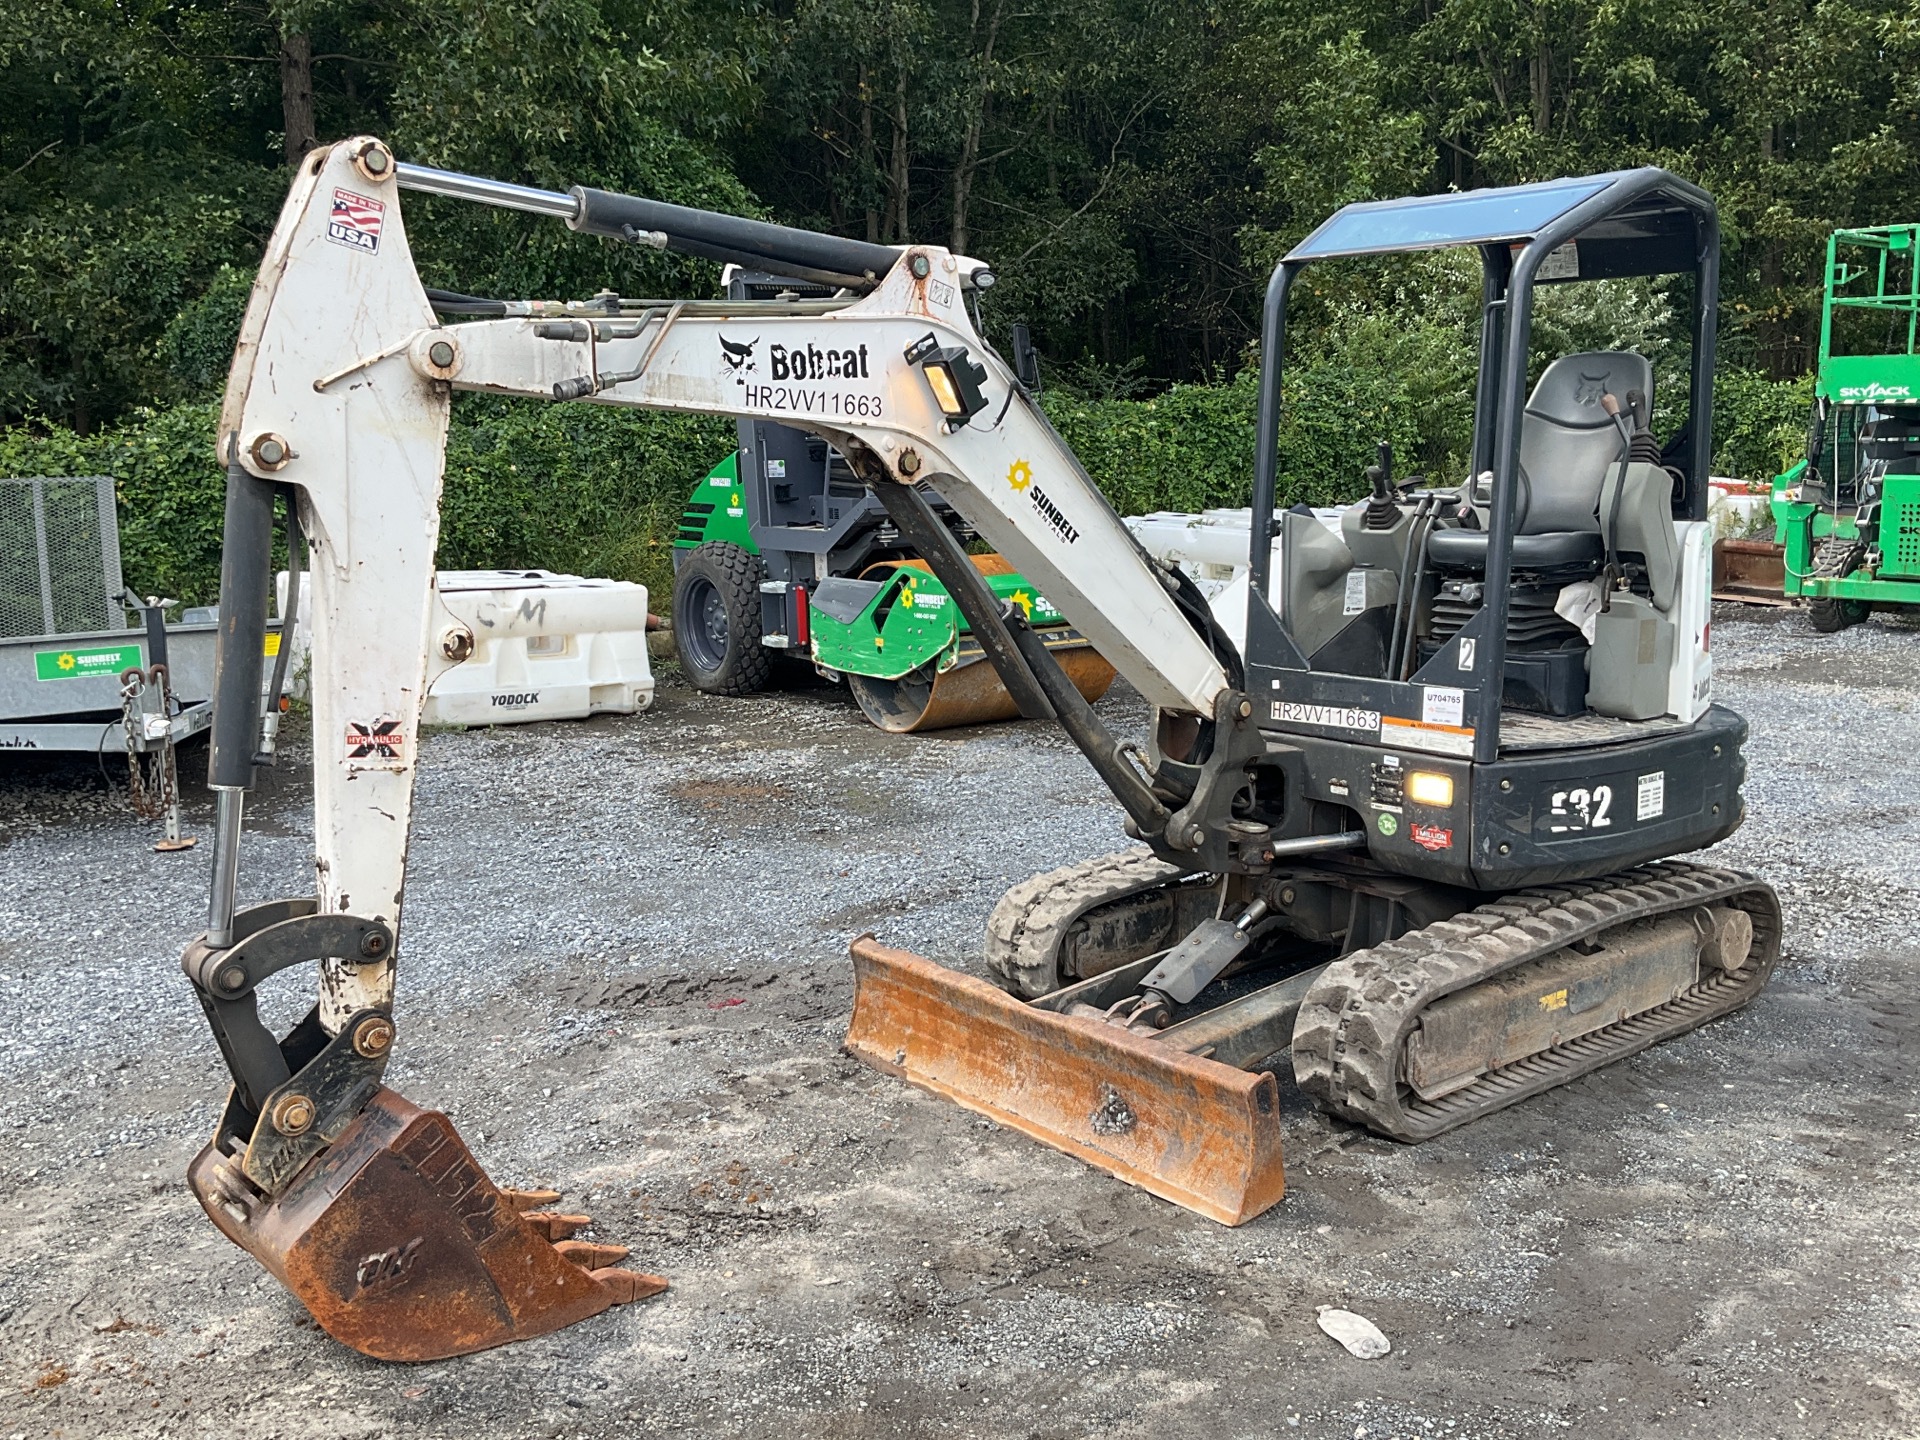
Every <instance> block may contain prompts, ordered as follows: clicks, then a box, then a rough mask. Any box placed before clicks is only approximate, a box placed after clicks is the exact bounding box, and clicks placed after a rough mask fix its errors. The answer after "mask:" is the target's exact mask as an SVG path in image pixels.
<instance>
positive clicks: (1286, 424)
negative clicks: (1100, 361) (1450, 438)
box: [1042, 363, 1417, 515]
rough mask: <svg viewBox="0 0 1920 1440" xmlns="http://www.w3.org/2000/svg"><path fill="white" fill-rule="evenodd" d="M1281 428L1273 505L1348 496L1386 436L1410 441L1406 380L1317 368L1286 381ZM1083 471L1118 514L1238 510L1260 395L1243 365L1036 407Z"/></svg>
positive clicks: (1394, 441)
mask: <svg viewBox="0 0 1920 1440" xmlns="http://www.w3.org/2000/svg"><path fill="white" fill-rule="evenodd" d="M1284 392H1285V393H1284V397H1283V404H1282V413H1281V423H1280V473H1279V476H1278V501H1279V503H1280V504H1281V505H1283V506H1284V505H1293V504H1297V503H1300V502H1303V501H1304V502H1305V503H1307V504H1310V505H1329V504H1335V503H1339V502H1342V501H1347V500H1353V499H1357V498H1358V497H1359V496H1360V495H1361V494H1362V493H1363V491H1364V489H1365V482H1364V480H1363V479H1362V476H1361V472H1362V471H1363V470H1364V469H1365V468H1366V467H1367V466H1368V465H1370V464H1372V463H1373V459H1374V446H1375V443H1376V442H1378V441H1381V440H1385V441H1387V442H1388V443H1390V444H1391V445H1393V446H1394V447H1395V449H1396V450H1397V451H1398V452H1399V453H1400V454H1403V455H1404V454H1409V453H1411V452H1412V451H1413V450H1414V449H1415V447H1416V443H1417V436H1416V432H1415V429H1414V426H1413V423H1412V420H1411V407H1410V405H1409V403H1408V395H1407V391H1406V389H1405V387H1404V385H1403V384H1402V383H1401V382H1400V381H1398V380H1397V379H1395V378H1392V377H1390V376H1387V375H1383V374H1381V373H1378V372H1370V371H1359V370H1356V369H1354V368H1352V367H1351V366H1348V365H1344V364H1337V363H1317V364H1310V365H1307V366H1305V367H1303V368H1302V369H1301V370H1299V371H1298V372H1297V373H1296V374H1291V375H1289V376H1287V377H1286V381H1285V386H1284ZM1042 403H1043V404H1044V406H1045V408H1046V411H1047V415H1048V417H1049V418H1050V419H1051V420H1052V421H1053V424H1054V427H1055V428H1056V429H1058V430H1059V431H1060V433H1061V435H1062V436H1063V437H1065V439H1066V441H1067V443H1068V444H1069V445H1071V446H1072V447H1073V449H1074V452H1075V453H1076V454H1077V455H1079V457H1080V461H1081V463H1082V464H1083V465H1085V466H1086V467H1087V473H1088V474H1089V475H1091V476H1092V477H1093V479H1094V482H1095V483H1096V484H1097V485H1099V487H1100V488H1101V490H1102V491H1103V492H1105V494H1106V496H1107V498H1108V499H1109V500H1110V501H1112V502H1113V505H1114V508H1115V509H1117V510H1118V511H1119V512H1120V513H1121V514H1123V515H1138V514H1146V513H1148V512H1151V511H1155V510H1180V511H1193V510H1205V509H1208V508H1211V507H1215V506H1242V505H1245V504H1247V503H1248V501H1249V500H1250V499H1251V498H1252V495H1253V453H1254V439H1255V435H1256V433H1257V423H1256V421H1257V417H1258V413H1259V388H1258V383H1257V380H1256V378H1255V376H1254V373H1253V372H1252V371H1251V370H1246V371H1242V372H1241V373H1240V374H1239V375H1238V376H1236V377H1235V378H1234V379H1233V380H1231V381H1229V382H1226V383H1224V384H1216V385H1176V386H1174V387H1173V388H1172V389H1170V390H1168V391H1166V392H1165V393H1164V394H1162V395H1158V396H1155V397H1154V398H1152V399H1150V400H1115V399H1084V398H1080V397H1077V396H1073V395H1070V394H1063V393H1061V392H1057V391H1056V392H1051V393H1049V394H1048V395H1047V396H1046V397H1045V399H1044V400H1043V402H1042Z"/></svg>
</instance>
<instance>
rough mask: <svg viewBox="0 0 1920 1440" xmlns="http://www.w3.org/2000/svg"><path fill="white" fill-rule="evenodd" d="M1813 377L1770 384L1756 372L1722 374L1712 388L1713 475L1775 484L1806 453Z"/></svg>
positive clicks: (1745, 371) (1735, 371) (1728, 372)
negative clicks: (1775, 480)
mask: <svg viewBox="0 0 1920 1440" xmlns="http://www.w3.org/2000/svg"><path fill="white" fill-rule="evenodd" d="M1812 404H1813V377H1812V376H1811V375H1803V376H1801V377H1800V378H1799V379H1797V380H1769V379H1767V377H1766V376H1765V375H1762V374H1760V373H1759V372H1758V371H1754V370H1733V369H1723V370H1722V371H1721V372H1720V373H1719V375H1718V376H1717V377H1716V378H1715V381H1714V387H1713V473H1714V474H1716V475H1727V476H1731V477H1733V478H1735V479H1740V480H1745V481H1747V482H1748V483H1749V484H1752V483H1753V482H1755V481H1764V480H1771V479H1772V478H1773V477H1774V476H1776V475H1778V474H1779V473H1780V472H1781V471H1782V470H1785V469H1786V468H1787V467H1788V466H1790V465H1792V464H1793V462H1794V461H1796V460H1798V459H1800V458H1801V457H1802V456H1803V455H1805V454H1806V453H1807V411H1808V407H1810V406H1811V405H1812Z"/></svg>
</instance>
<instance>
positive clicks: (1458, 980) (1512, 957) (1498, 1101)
mask: <svg viewBox="0 0 1920 1440" xmlns="http://www.w3.org/2000/svg"><path fill="white" fill-rule="evenodd" d="M1713 904H1721V905H1729V906H1732V907H1735V908H1737V909H1740V910H1744V911H1746V912H1747V914H1748V915H1749V916H1750V917H1751V918H1752V920H1753V949H1752V951H1751V953H1750V955H1749V957H1748V960H1747V962H1746V964H1745V965H1743V966H1742V967H1741V968H1740V969H1738V970H1736V971H1734V972H1732V973H1731V974H1729V973H1726V972H1717V973H1716V974H1714V975H1713V976H1711V977H1707V978H1703V979H1701V980H1700V981H1699V982H1698V983H1697V984H1695V985H1694V986H1693V988H1692V989H1690V990H1688V991H1687V992H1686V993H1685V994H1683V995H1681V996H1679V997H1678V998H1676V999H1674V1000H1671V1001H1669V1002H1668V1003H1667V1004H1665V1005H1659V1006H1655V1007H1654V1008H1653V1009H1651V1010H1644V1011H1642V1012H1641V1013H1639V1014H1638V1015H1633V1016H1629V1017H1628V1018H1627V1019H1625V1020H1621V1021H1617V1022H1615V1023H1614V1024H1612V1025H1608V1026H1606V1027H1604V1028H1602V1029H1599V1030H1595V1031H1592V1032H1590V1033H1589V1034H1587V1035H1583V1036H1581V1037H1580V1038H1578V1039H1575V1040H1569V1041H1567V1042H1565V1043H1564V1044H1560V1045H1555V1046H1552V1047H1550V1048H1549V1049H1546V1050H1541V1051H1538V1052H1536V1053H1535V1054H1533V1055H1529V1056H1527V1057H1526V1058H1524V1059H1521V1060H1517V1061H1515V1062H1513V1063H1512V1064H1509V1065H1503V1066H1501V1067H1499V1069H1497V1070H1492V1071H1489V1072H1487V1073H1486V1074H1484V1075H1482V1076H1481V1077H1480V1078H1479V1079H1477V1080H1475V1081H1473V1082H1472V1083H1471V1084H1470V1085H1467V1086H1465V1087H1463V1088H1461V1089H1459V1090H1455V1091H1453V1092H1451V1093H1450V1094H1447V1095H1444V1096H1442V1097H1441V1098H1440V1099H1438V1100H1432V1101H1427V1100H1421V1099H1420V1098H1419V1097H1418V1096H1417V1095H1415V1094H1414V1093H1413V1091H1412V1090H1411V1089H1409V1088H1408V1087H1407V1086H1406V1085H1405V1084H1404V1082H1403V1057H1404V1055H1405V1052H1406V1046H1407V1041H1408V1039H1409V1038H1410V1036H1411V1035H1412V1034H1413V1032H1414V1030H1415V1029H1417V1028H1418V1026H1419V1023H1420V1016H1421V1012H1422V1011H1423V1010H1424V1009H1425V1008H1426V1007H1427V1006H1428V1005H1430V1004H1432V1003H1433V1002H1434V1001H1436V1000H1439V999H1441V998H1443V997H1444V996H1447V995H1451V994H1454V993H1456V992H1458V991H1461V990H1465V989H1467V988H1469V987H1471V986H1474V985H1478V984H1481V983H1483V982H1484V981H1487V980H1491V979H1493V978H1494V977H1495V976H1498V975H1501V974H1504V973H1506V972H1507V971H1510V970H1513V969H1514V968H1516V967H1518V966H1521V965H1525V964H1527V963H1528V962H1529V961H1533V960H1539V959H1541V958H1543V957H1545V956H1547V955H1551V954H1553V953H1554V952H1556V951H1558V950H1562V949H1564V948H1566V947H1567V946H1569V945H1572V944H1575V943H1576V942H1578V941H1581V940H1584V939H1587V938H1590V937H1592V936H1595V935H1598V934H1600V933H1601V932H1602V931H1606V930H1611V929H1613V928H1615V927H1616V926H1620V925H1624V924H1629V923H1632V922H1634V921H1638V920H1644V919H1649V918H1652V917H1654V916H1658V915H1664V914H1670V913H1673V912H1675V911H1681V910H1688V909H1693V908H1695V907H1698V906H1702V905H1713ZM1780 934H1781V917H1780V900H1779V897H1778V896H1777V895H1776V894H1775V893H1774V891H1773V888H1772V887H1771V886H1769V885H1768V884H1767V883H1766V882H1765V881H1764V880H1761V879H1760V878H1759V877H1758V876H1755V875H1751V874H1749V873H1747V872H1746V871H1743V870H1731V869H1725V868H1721V867H1716V866H1707V865H1695V864H1690V863H1686V862H1673V861H1668V862H1662V863H1660V864H1655V865H1647V866H1643V867H1641V868H1639V869H1635V870H1630V871H1626V872H1625V873H1623V874H1619V875H1612V876H1607V877H1604V878H1602V879H1598V880H1591V881H1585V882H1581V883H1574V884H1565V885H1557V886H1551V887H1542V888H1539V889H1530V890H1522V891H1518V892H1516V893H1514V894H1512V895H1505V896H1502V897H1501V898H1500V899H1498V900H1495V901H1493V902H1491V903H1489V904H1486V905H1482V906H1479V907H1478V908H1477V909H1473V910H1468V911H1464V912H1463V913H1461V914H1459V915H1456V916H1454V917H1453V918H1452V919H1450V920H1441V921H1437V922H1435V923H1434V924H1432V925H1426V926H1423V927H1421V928H1420V929H1418V930H1412V931H1409V932H1408V933H1407V934H1405V935H1403V936H1401V937H1400V938H1399V939H1398V940H1392V941H1389V942H1387V943H1386V944H1383V945H1375V946H1372V947H1370V948H1369V949H1366V950H1360V951H1356V952H1355V953H1354V954H1352V955H1348V956H1346V957H1345V958H1344V959H1341V960H1338V961H1336V962H1334V963H1333V964H1332V965H1330V966H1328V967H1327V969H1326V972H1325V973H1324V974H1323V975H1322V976H1321V978H1320V979H1319V980H1318V981H1317V982H1315V984H1314V986H1313V988H1312V990H1310V991H1309V992H1308V993H1307V997H1306V1001H1305V1003H1303V1004H1302V1005H1301V1007H1300V1017H1299V1020H1298V1022H1297V1023H1296V1025H1295V1028H1294V1034H1293V1067H1294V1078H1295V1080H1296V1081H1297V1082H1298V1083H1299V1085H1300V1088H1301V1089H1302V1090H1304V1091H1306V1092H1307V1093H1308V1094H1309V1095H1311V1096H1312V1097H1313V1098H1314V1099H1315V1100H1317V1101H1318V1102H1319V1103H1320V1104H1321V1105H1322V1106H1323V1107H1325V1108H1326V1109H1327V1110H1330V1111H1332V1112H1333V1113H1334V1114H1335V1115H1339V1116H1341V1117H1343V1118H1345V1119H1348V1120H1353V1121H1356V1122H1358V1123H1359V1124H1361V1125H1364V1126H1366V1127H1367V1128H1368V1129H1370V1130H1374V1131H1377V1132H1378V1133H1380V1134H1382V1135H1388V1136H1391V1137H1392V1138H1394V1139H1396V1140H1405V1141H1408V1142H1417V1141H1421V1140H1425V1139H1428V1138H1430V1137H1432V1136H1434V1135H1438V1134H1440V1133H1442V1132H1443V1131H1446V1130H1451V1129H1453V1128H1454V1127H1455V1126H1457V1125H1463V1124H1465V1123H1466V1122H1467V1121H1469V1120H1474V1119H1477V1118H1479V1117H1480V1116H1482V1115H1485V1114H1487V1113H1489V1112H1491V1111H1494V1110H1499V1109H1503V1108H1504V1107H1506V1106H1508V1105H1511V1104H1513V1103H1515V1102H1516V1101H1518V1100H1523V1099H1525V1098H1526V1097H1528V1096H1530V1095H1536V1094H1538V1093H1539V1092H1541V1091H1543V1090H1547V1089H1551V1088H1552V1087H1553V1086H1556V1085H1562V1084H1565V1083H1566V1082H1567V1081H1569V1080H1573V1079H1576V1078H1578V1077H1579V1076H1582V1075H1585V1074H1587V1073H1589V1072H1590V1071H1593V1070H1597V1069H1599V1068H1600V1067H1601V1066H1603V1065H1608V1064H1611V1063H1612V1062H1613V1061H1615V1060H1619V1059H1623V1058H1625V1057H1626V1056H1628V1055H1632V1054H1635V1053H1636V1052H1638V1051H1640V1050H1644V1049H1646V1048H1647V1047H1648V1046H1649V1045H1652V1044H1655V1043H1656V1042H1658V1041H1661V1040H1665V1039H1668V1038H1669V1037H1671V1036H1674V1035H1679V1034H1682V1033H1684V1032H1685V1031H1688V1030H1692V1029H1694V1028H1695V1027H1697V1026H1699V1025H1703V1024H1705V1023H1706V1022H1707V1021H1708V1020H1712V1019H1715V1018H1716V1017H1718V1016H1720V1015H1724V1014H1726V1013H1728V1012H1729V1011H1732V1010H1736V1009H1738V1008H1739V1007H1740V1006H1742V1005H1744V1004H1745V1003H1746V1002H1747V1001H1748V1000H1750V999H1752V998H1753V996H1754V995H1755V994H1757V993H1758V992H1759V991H1760V989H1761V987H1762V986H1764V985H1765V984H1766V983H1767V978H1768V977H1769V976H1770V975H1771V974H1772V972H1773V967H1774V965H1775V963H1776V962H1777V961H1778V959H1779V957H1780Z"/></svg>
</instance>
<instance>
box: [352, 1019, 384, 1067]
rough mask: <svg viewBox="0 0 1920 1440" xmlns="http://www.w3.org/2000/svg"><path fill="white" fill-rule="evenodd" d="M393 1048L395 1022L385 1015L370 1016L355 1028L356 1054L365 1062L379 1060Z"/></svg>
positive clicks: (354, 1045) (354, 1042)
mask: <svg viewBox="0 0 1920 1440" xmlns="http://www.w3.org/2000/svg"><path fill="white" fill-rule="evenodd" d="M392 1048H393V1022H392V1021H391V1020H389V1019H387V1017H386V1016H384V1015H369V1016H368V1017H367V1018H366V1019H364V1020H362V1021H361V1022H360V1023H359V1024H358V1025H356V1026H354V1027H353V1049H354V1053H355V1054H356V1055H358V1056H360V1057H361V1058H362V1059H363V1060H378V1059H379V1058H380V1057H381V1056H382V1055H385V1054H386V1053H387V1052H388V1051H389V1050H391V1049H392Z"/></svg>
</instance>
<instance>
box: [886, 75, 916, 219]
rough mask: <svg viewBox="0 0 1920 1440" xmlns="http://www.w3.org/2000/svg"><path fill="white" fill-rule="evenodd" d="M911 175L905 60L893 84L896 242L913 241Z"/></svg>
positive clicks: (891, 170)
mask: <svg viewBox="0 0 1920 1440" xmlns="http://www.w3.org/2000/svg"><path fill="white" fill-rule="evenodd" d="M907 178H908V177H907V62H906V61H905V60H901V61H900V62H899V68H898V70H896V71H895V78H894V86H893V162H892V164H891V165H890V166H889V176H888V179H889V182H890V184H891V186H892V191H893V193H892V195H891V197H890V199H891V202H892V203H891V208H892V210H893V243H894V244H896V245H906V244H910V243H911V242H910V241H909V239H908V238H907Z"/></svg>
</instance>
